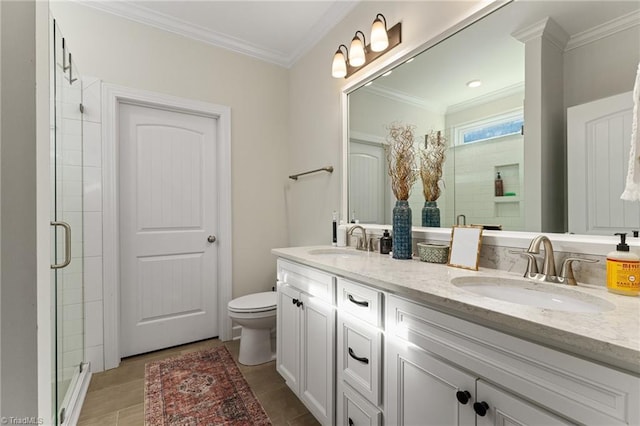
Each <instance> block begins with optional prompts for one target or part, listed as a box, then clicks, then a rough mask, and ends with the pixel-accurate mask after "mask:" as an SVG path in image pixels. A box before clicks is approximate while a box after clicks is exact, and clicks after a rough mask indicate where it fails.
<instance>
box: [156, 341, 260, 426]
mask: <svg viewBox="0 0 640 426" xmlns="http://www.w3.org/2000/svg"><path fill="white" fill-rule="evenodd" d="M144 378H145V386H144V422H145V425H146V426H170V425H171V426H174V425H175V426H178V425H179V426H201V425H202V426H210V425H211V426H213V425H256V426H257V425H260V426H262V425H270V424H271V422H270V421H269V418H268V417H267V415H266V413H265V412H264V409H263V408H262V405H260V402H259V401H258V400H257V399H256V396H255V395H254V394H253V392H252V391H251V389H250V388H249V385H248V384H247V382H246V380H245V379H244V377H242V374H241V373H240V370H239V369H238V366H237V365H236V363H235V362H234V361H233V359H232V358H231V354H230V353H229V350H228V349H227V348H226V347H224V346H219V347H216V348H213V349H208V350H204V351H199V352H192V353H188V354H185V355H181V356H178V357H174V358H168V359H164V360H161V361H154V362H150V363H148V364H147V365H146V366H145V375H144Z"/></svg>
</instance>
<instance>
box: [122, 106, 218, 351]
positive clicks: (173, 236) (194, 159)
mask: <svg viewBox="0 0 640 426" xmlns="http://www.w3.org/2000/svg"><path fill="white" fill-rule="evenodd" d="M217 125H218V123H217V120H216V119H215V118H211V117H204V116H199V115H191V114H187V113H183V112H175V111H168V110H163V109H157V108H153V107H148V106H140V105H129V104H121V105H120V109H119V154H118V160H119V220H120V318H121V320H120V352H121V356H122V357H125V356H130V355H134V354H138V353H143V352H148V351H152V350H156V349H160V348H165V347H169V346H174V345H179V344H183V343H187V342H192V341H195V340H200V339H206V338H210V337H214V336H216V335H217V333H218V326H217V282H216V277H217V245H216V243H215V242H214V243H212V242H210V241H208V238H209V236H215V233H216V229H215V226H216V224H217V223H218V222H217V217H216V214H217V213H216V212H217V209H216V207H217V184H216V173H215V165H216V158H215V156H216V147H215V145H216V134H217V132H216V128H217Z"/></svg>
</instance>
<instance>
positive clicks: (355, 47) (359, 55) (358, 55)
mask: <svg viewBox="0 0 640 426" xmlns="http://www.w3.org/2000/svg"><path fill="white" fill-rule="evenodd" d="M358 34H362V40H360V37H358ZM365 45H366V39H365V38H364V33H363V32H362V31H360V30H358V31H356V35H355V36H353V40H351V49H350V50H349V64H350V65H351V66H352V67H359V66H361V65H364V62H365V59H364V57H365V53H364V52H365V50H364V46H365Z"/></svg>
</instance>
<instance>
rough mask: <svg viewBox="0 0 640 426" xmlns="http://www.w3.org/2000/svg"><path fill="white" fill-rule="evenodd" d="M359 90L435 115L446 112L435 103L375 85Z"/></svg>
mask: <svg viewBox="0 0 640 426" xmlns="http://www.w3.org/2000/svg"><path fill="white" fill-rule="evenodd" d="M361 90H363V91H365V92H369V93H371V94H373V95H377V96H381V97H383V98H387V99H391V100H393V101H397V102H402V103H404V104H407V105H411V106H414V107H418V108H422V109H426V110H427V111H431V112H434V113H436V114H444V112H445V111H446V107H445V106H444V105H441V104H439V103H437V102H432V101H428V100H426V99H424V98H419V97H417V96H413V95H410V94H408V93H405V92H401V91H399V90H393V89H389V88H387V87H384V86H380V85H376V84H372V85H371V86H364V87H362V89H361Z"/></svg>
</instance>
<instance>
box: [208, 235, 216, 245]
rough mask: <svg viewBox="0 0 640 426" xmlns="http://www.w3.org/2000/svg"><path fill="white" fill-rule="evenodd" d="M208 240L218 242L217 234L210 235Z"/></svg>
mask: <svg viewBox="0 0 640 426" xmlns="http://www.w3.org/2000/svg"><path fill="white" fill-rule="evenodd" d="M207 241H209V242H210V243H215V242H216V236H215V235H209V236H208V237H207Z"/></svg>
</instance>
